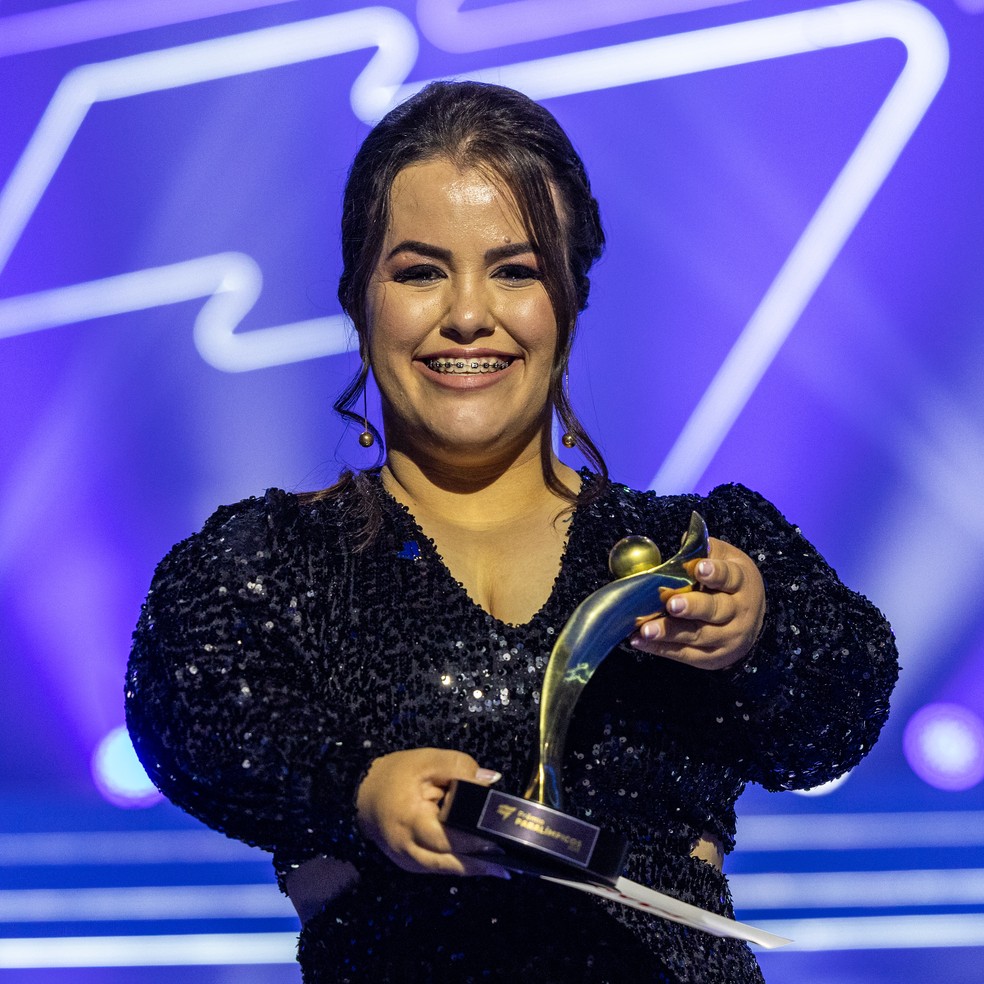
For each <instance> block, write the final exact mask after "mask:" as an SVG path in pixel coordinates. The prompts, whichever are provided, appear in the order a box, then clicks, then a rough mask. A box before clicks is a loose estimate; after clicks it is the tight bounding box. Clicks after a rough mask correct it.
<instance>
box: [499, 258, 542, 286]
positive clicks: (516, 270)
mask: <svg viewBox="0 0 984 984" xmlns="http://www.w3.org/2000/svg"><path fill="white" fill-rule="evenodd" d="M493 276H494V277H496V279H498V280H505V281H506V282H507V283H510V284H515V285H516V286H523V285H525V284H529V283H533V282H535V281H539V280H542V279H543V275H542V274H541V273H540V271H539V270H538V269H537V268H536V267H535V266H530V265H528V264H526V263H506V264H504V265H503V266H501V267H499V268H498V269H497V270H496V271H495V273H494V274H493Z"/></svg>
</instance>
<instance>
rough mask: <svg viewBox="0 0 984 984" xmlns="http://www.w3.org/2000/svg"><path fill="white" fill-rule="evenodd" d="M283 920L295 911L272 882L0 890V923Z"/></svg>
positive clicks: (294, 917)
mask: <svg viewBox="0 0 984 984" xmlns="http://www.w3.org/2000/svg"><path fill="white" fill-rule="evenodd" d="M283 918H291V919H296V918H297V913H296V912H295V911H294V907H293V906H292V905H291V904H290V902H289V900H288V899H287V898H286V897H285V896H284V895H282V894H281V893H280V891H279V890H278V889H277V886H276V885H274V884H272V883H268V884H263V885H155V886H151V887H140V888H134V887H132V886H120V887H117V888H25V889H10V890H5V891H0V923H37V922H59V923H61V922H107V921H111V922H129V921H140V922H143V921H146V920H149V919H283Z"/></svg>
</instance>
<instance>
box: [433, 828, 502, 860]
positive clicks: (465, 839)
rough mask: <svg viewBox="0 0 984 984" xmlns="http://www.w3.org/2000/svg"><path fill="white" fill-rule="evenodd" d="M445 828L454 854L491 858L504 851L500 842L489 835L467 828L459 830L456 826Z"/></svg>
mask: <svg viewBox="0 0 984 984" xmlns="http://www.w3.org/2000/svg"><path fill="white" fill-rule="evenodd" d="M445 829H446V831H447V837H448V843H449V845H450V849H451V853H452V854H470V855H473V856H478V857H484V858H489V857H490V856H491V855H494V854H503V853H504V852H503V849H502V848H501V847H500V846H499V845H498V844H496V843H495V842H494V841H490V840H489V839H488V838H487V837H482V836H480V835H478V834H472V833H469V832H468V831H467V830H458V829H456V828H455V827H447V828H445Z"/></svg>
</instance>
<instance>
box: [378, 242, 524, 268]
mask: <svg viewBox="0 0 984 984" xmlns="http://www.w3.org/2000/svg"><path fill="white" fill-rule="evenodd" d="M400 253H417V254H419V255H420V256H429V257H430V258H431V259H434V260H440V261H441V262H442V263H447V264H449V265H450V263H451V250H449V249H442V248H441V247H440V246H432V245H431V244H430V243H424V242H421V241H420V240H419V239H404V240H403V242H402V243H398V244H397V245H396V246H394V247H393V248H392V249H391V250H390V251H389V252H388V253H387V254H386V259H387V260H391V259H393V257H394V256H398V255H399V254H400ZM523 253H534V254H537V255H538V254H539V250H537V249H534V248H533V245H532V244H531V243H527V242H522V243H506V244H505V245H503V246H493V247H492V249H487V250H486V251H485V262H486V263H498V262H499V260H507V259H509V258H510V257H511V256H521V255H522V254H523Z"/></svg>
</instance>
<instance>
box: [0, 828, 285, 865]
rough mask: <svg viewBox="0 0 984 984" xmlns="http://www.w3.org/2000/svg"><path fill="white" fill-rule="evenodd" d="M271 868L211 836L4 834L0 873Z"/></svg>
mask: <svg viewBox="0 0 984 984" xmlns="http://www.w3.org/2000/svg"><path fill="white" fill-rule="evenodd" d="M244 861H247V862H248V861H253V862H259V863H265V864H269V861H270V857H269V855H268V854H265V853H263V852H262V851H259V850H257V849H256V848H255V847H247V846H246V845H245V844H242V843H240V842H239V841H236V840H232V839H231V838H228V837H223V836H221V835H220V834H216V833H215V832H214V831H210V830H122V831H95V832H91V833H78V832H72V833H25V834H0V867H49V866H54V865H73V866H74V865H110V866H115V865H131V864H134V865H143V864H241V863H243V862H244Z"/></svg>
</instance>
